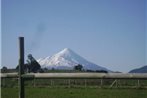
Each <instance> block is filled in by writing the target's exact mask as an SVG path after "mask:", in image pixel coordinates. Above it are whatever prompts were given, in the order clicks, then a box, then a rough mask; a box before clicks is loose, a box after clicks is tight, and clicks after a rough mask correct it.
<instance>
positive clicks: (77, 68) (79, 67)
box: [74, 64, 83, 71]
mask: <svg viewBox="0 0 147 98" xmlns="http://www.w3.org/2000/svg"><path fill="white" fill-rule="evenodd" d="M82 69H83V66H82V65H81V64H78V65H76V66H74V70H78V71H82Z"/></svg>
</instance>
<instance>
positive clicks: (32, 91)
mask: <svg viewBox="0 0 147 98" xmlns="http://www.w3.org/2000/svg"><path fill="white" fill-rule="evenodd" d="M1 90H2V92H1V93H2V94H1V95H2V97H1V98H18V88H2V89H1ZM25 98H147V90H146V89H102V88H101V89H100V88H47V87H46V88H45V87H43V88H39V87H35V88H33V87H27V88H25Z"/></svg>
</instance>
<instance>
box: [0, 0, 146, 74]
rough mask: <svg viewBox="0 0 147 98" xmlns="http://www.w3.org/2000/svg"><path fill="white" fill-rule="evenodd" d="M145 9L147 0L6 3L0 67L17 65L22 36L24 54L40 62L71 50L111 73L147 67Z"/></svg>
mask: <svg viewBox="0 0 147 98" xmlns="http://www.w3.org/2000/svg"><path fill="white" fill-rule="evenodd" d="M146 5H147V4H146V3H145V0H2V10H1V11H2V12H1V17H2V18H1V19H2V20H1V28H2V30H1V32H2V66H7V67H15V66H16V65H17V64H18V37H19V36H24V37H25V54H26V55H27V54H29V53H31V54H33V56H34V57H35V58H36V59H38V58H41V57H46V56H50V55H53V54H54V53H56V52H59V51H60V50H62V49H63V48H66V47H67V48H70V49H72V50H73V51H75V52H76V53H78V54H79V55H81V56H82V57H84V58H86V59H87V60H89V61H91V62H94V63H96V64H98V65H100V66H103V67H106V68H108V69H110V70H117V71H122V72H128V71H129V70H131V69H133V68H137V67H141V66H143V65H145V64H147V61H146V59H145V53H146V52H145V49H146V48H147V45H146V43H145V42H147V41H146V38H145V35H146V36H147V34H146V33H147V32H146V31H145V30H146V25H145V24H146V10H145V9H146V8H145V7H146ZM145 45H146V46H145ZM146 55H147V53H146Z"/></svg>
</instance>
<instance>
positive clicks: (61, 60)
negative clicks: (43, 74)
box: [37, 48, 108, 71]
mask: <svg viewBox="0 0 147 98" xmlns="http://www.w3.org/2000/svg"><path fill="white" fill-rule="evenodd" d="M37 61H38V62H39V64H40V65H41V66H42V68H48V69H52V68H54V69H68V70H72V69H73V68H74V66H75V65H77V64H82V66H83V68H84V69H86V70H87V69H88V70H106V71H108V70H107V69H106V68H104V67H101V66H98V65H96V64H94V63H91V62H89V61H87V60H86V59H84V58H83V57H81V56H79V55H78V54H76V53H75V52H74V51H72V50H71V49H69V48H65V49H63V50H62V51H60V52H59V53H57V54H55V55H53V56H50V57H46V58H40V59H38V60H37Z"/></svg>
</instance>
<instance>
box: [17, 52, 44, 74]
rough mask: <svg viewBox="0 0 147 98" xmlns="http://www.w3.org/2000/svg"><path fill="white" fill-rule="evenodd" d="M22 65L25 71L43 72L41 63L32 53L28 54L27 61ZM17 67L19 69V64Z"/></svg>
mask: <svg viewBox="0 0 147 98" xmlns="http://www.w3.org/2000/svg"><path fill="white" fill-rule="evenodd" d="M22 67H23V69H24V71H25V72H34V73H36V72H43V70H42V69H41V66H40V64H39V63H38V62H37V61H36V60H35V59H34V58H33V56H32V55H31V54H29V55H28V60H27V63H26V64H24V65H23V66H22ZM16 69H17V70H19V65H18V66H17V67H16Z"/></svg>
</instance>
